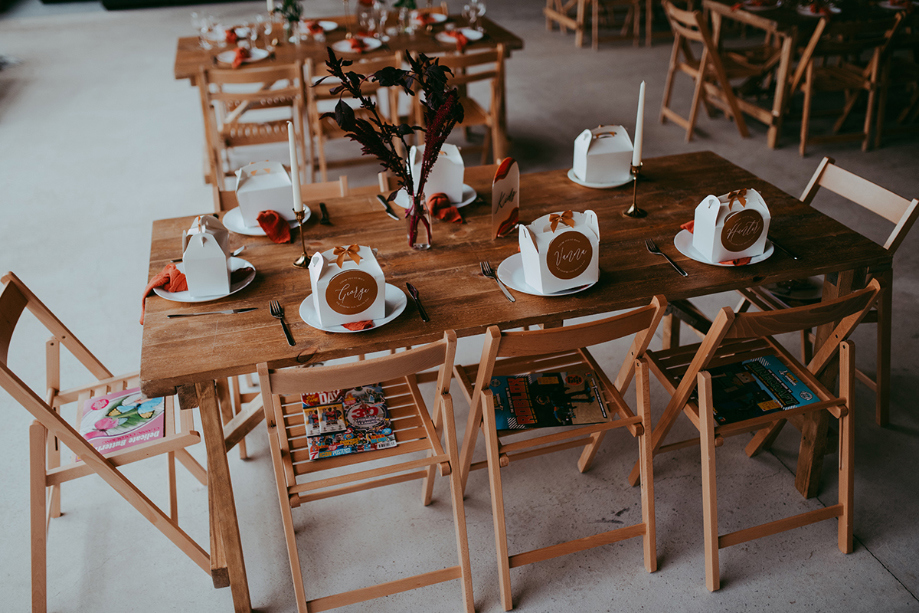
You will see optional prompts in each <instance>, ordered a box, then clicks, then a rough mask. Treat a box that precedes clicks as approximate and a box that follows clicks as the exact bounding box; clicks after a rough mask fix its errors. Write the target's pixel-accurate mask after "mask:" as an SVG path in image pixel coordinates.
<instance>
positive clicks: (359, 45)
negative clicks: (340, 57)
mask: <svg viewBox="0 0 919 613" xmlns="http://www.w3.org/2000/svg"><path fill="white" fill-rule="evenodd" d="M348 42H349V44H350V45H351V51H357V52H358V53H363V52H364V51H366V50H367V43H365V42H364V39H363V38H360V37H358V36H356V37H354V38H352V39H349V41H348Z"/></svg>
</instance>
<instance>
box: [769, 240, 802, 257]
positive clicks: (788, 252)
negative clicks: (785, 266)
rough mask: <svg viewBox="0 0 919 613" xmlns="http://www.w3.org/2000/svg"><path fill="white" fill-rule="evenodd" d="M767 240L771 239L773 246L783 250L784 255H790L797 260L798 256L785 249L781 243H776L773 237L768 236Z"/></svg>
mask: <svg viewBox="0 0 919 613" xmlns="http://www.w3.org/2000/svg"><path fill="white" fill-rule="evenodd" d="M769 240H770V241H772V244H773V245H774V246H775V248H776V249H778V250H779V251H782V252H784V253H785V255H787V256H788V257H790V258H791V259H793V260H797V259H798V256H796V255H795V254H794V253H792V252H791V251H789V250H788V249H786V248H785V247H783V246H782V245H781V244H779V243H777V242H776V240H775V239H774V238H772V237H771V236H770V237H769Z"/></svg>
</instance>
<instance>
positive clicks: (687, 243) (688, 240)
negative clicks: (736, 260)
mask: <svg viewBox="0 0 919 613" xmlns="http://www.w3.org/2000/svg"><path fill="white" fill-rule="evenodd" d="M673 244H674V246H676V248H677V251H679V252H680V253H682V254H683V255H685V256H686V257H688V258H689V259H691V260H695V261H697V262H702V263H703V264H710V265H712V266H725V267H732V266H734V265H733V264H722V263H721V262H709V261H708V260H707V259H705V256H703V255H702V254H701V253H699V252H698V251H697V250H696V248H695V247H693V246H692V232H690V231H689V230H680V232H679V234H677V235H676V236H675V237H674V238H673ZM774 251H775V248H774V247H773V246H772V241H770V240H768V239H767V240H766V249H765V250H764V251H763V253H762V255H758V256H756V257H755V258H750V261H749V262H748V263H746V264H744V266H749V265H750V264H759V263H760V262H762V261H763V260H766V259H769V256H771V255H772V253H773V252H774Z"/></svg>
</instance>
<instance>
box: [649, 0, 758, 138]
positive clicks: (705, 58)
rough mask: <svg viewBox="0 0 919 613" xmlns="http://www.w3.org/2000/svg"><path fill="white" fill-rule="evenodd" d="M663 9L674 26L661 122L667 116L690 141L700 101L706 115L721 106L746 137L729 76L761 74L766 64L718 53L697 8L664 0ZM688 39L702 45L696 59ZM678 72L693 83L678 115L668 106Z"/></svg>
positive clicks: (733, 77) (738, 104) (740, 111)
mask: <svg viewBox="0 0 919 613" xmlns="http://www.w3.org/2000/svg"><path fill="white" fill-rule="evenodd" d="M664 11H665V13H666V14H667V19H669V20H670V27H671V28H672V29H673V51H672V52H671V54H670V66H669V68H668V70H667V80H666V83H665V85H664V99H663V101H662V103H661V123H667V120H670V121H672V122H674V123H675V124H677V125H678V126H680V127H682V128H683V129H685V130H686V142H689V141H691V140H692V134H693V131H694V130H695V126H696V119H697V117H698V114H699V104H700V103H702V104H704V105H705V107H706V109H708V111H709V115H712V110H711V108H710V107H712V106H714V107H717V108H719V109H721V110H722V111H723V112H724V114H725V115H727V116H728V117H729V118H731V119H733V120H734V123H736V124H737V131H738V132H740V135H741V136H742V137H744V138H746V137H748V136H749V135H750V133H749V131H748V130H747V124H746V122H745V121H744V118H743V112H742V109H741V105H740V103H739V101H738V98H737V96H736V93H735V89H734V87H733V86H732V85H731V79H738V78H744V79H749V78H751V77H755V76H758V75H761V74H762V72H763V70H764V69H765V67H764V66H763V65H758V64H753V63H750V62H748V61H739V60H738V58H736V57H734V56H731V55H722V54H720V53H719V52H718V47H717V45H715V43H714V40H713V38H712V35H711V33H710V32H709V29H708V26H707V25H706V23H705V19H704V18H703V17H702V13H700V12H699V11H691V12H690V11H684V10H682V9H678V8H677V7H675V6H674V5H673V4H671V3H670V2H667V1H666V0H664ZM690 43H697V44H701V45H702V55H701V56H699V58H698V59H696V56H695V53H694V52H693V49H692V46H691V45H690ZM677 72H682V73H683V74H686V75H689V76H690V77H691V78H692V79H693V82H694V83H695V87H694V89H693V95H692V103H691V104H690V109H689V115H688V116H687V117H683V116H681V115H679V114H678V113H677V112H676V111H674V110H673V109H672V108H671V106H670V99H671V97H672V95H673V84H674V77H675V76H676V74H677ZM751 106H754V105H751ZM752 111H753V109H751V112H752Z"/></svg>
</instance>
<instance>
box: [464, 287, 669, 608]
mask: <svg viewBox="0 0 919 613" xmlns="http://www.w3.org/2000/svg"><path fill="white" fill-rule="evenodd" d="M666 307H667V301H666V299H665V298H664V297H663V296H656V297H655V298H654V299H653V300H652V301H651V304H649V305H648V306H646V307H641V308H638V309H635V310H632V311H629V312H627V313H623V314H620V315H616V316H614V317H610V318H606V319H602V320H599V321H593V322H589V323H584V324H579V325H572V326H564V327H561V328H550V329H544V330H531V331H513V332H502V331H501V330H500V329H499V328H498V327H497V326H491V327H490V328H488V330H487V331H486V333H485V345H484V347H483V349H482V358H481V361H480V362H479V364H478V365H477V366H469V367H462V366H457V367H456V369H455V370H456V377H457V380H458V381H459V382H460V383H461V384H462V386H463V392H464V394H465V395H466V397H467V399H468V400H469V406H470V410H469V419H468V422H467V425H466V434H465V436H464V438H463V454H462V456H461V462H462V464H461V466H462V482H463V484H464V485H465V482H466V478H467V477H468V474H469V471H470V470H471V469H473V468H480V467H483V466H487V468H488V481H489V484H490V487H491V503H492V515H493V521H494V525H495V544H496V547H497V554H498V569H499V575H498V576H499V581H500V586H501V602H502V604H503V606H504V610H505V611H509V610H511V609H512V608H513V598H512V593H511V579H510V569H511V568H517V567H520V566H524V565H526V564H532V563H534V562H539V561H542V560H547V559H550V558H555V557H558V556H561V555H565V554H568V553H573V552H576V551H583V550H585V549H590V548H593V547H598V546H600V545H607V544H609V543H615V542H618V541H621V540H624V539H627V538H632V537H636V536H641V537H642V540H643V542H644V564H645V568H646V569H647V570H648V572H654V571H655V570H657V552H656V545H655V534H654V481H653V474H652V473H653V471H652V465H651V458H650V455H649V454H650V446H649V444H648V443H649V441H648V439H647V438H646V436H647V434H648V433H649V432H650V428H651V422H650V419H651V414H650V404H649V402H650V399H649V391H648V387H647V386H648V372H647V369H646V368H645V367H643V368H641V369H639V372H638V373H637V375H636V377H637V379H636V384H635V387H636V396H637V403H638V415H635V414H634V413H633V412H632V411H631V409H630V408H629V406H628V404H627V403H626V401H625V400H624V399H623V397H622V393H624V392H625V390H626V389H627V388H628V386H629V383H630V382H631V380H632V376H633V374H635V372H636V371H635V364H636V358H638V357H640V356H642V355H643V354H644V352H645V349H646V348H647V346H648V343H650V342H651V338H652V337H653V336H654V331H655V329H656V328H657V325H658V323H659V322H660V319H661V317H662V316H663V314H664V310H665V309H666ZM630 335H635V338H634V340H633V341H632V344H631V347H630V348H629V351H628V353H627V356H626V359H625V362H624V363H623V364H622V367H621V368H620V370H619V375H618V376H617V377H616V381H615V382H613V381H611V380H610V379H609V378H608V377H607V376H606V374H605V373H604V372H603V370H602V369H601V368H600V365H599V364H598V363H597V361H596V360H595V359H594V358H593V356H592V355H591V354H590V352H589V351H588V349H587V347H590V346H595V345H599V344H601V343H606V342H609V341H613V340H616V339H619V338H623V337H626V336H630ZM581 369H588V370H591V371H593V372H594V373H596V375H597V380H598V382H599V384H600V387H601V389H602V394H603V399H604V400H605V402H606V405H607V408H608V410H609V412H610V414H611V415H614V416H615V417H616V419H612V420H611V421H609V422H605V423H599V424H589V425H579V426H566V427H562V428H557V429H551V430H546V429H530V430H528V431H523V432H521V431H520V430H514V431H502V432H500V433H499V432H498V431H497V425H496V421H495V402H494V396H493V394H492V391H491V389H490V384H491V381H492V377H494V376H508V375H527V374H531V373H540V372H543V373H544V372H572V371H575V370H581ZM473 381H475V384H474V386H473V383H472V382H473ZM483 424H484V429H483V432H484V435H485V450H486V456H487V460H486V462H484V463H482V462H480V463H478V464H477V465H475V466H474V465H473V463H472V452H473V450H474V447H475V441H476V438H477V434H478V430H479V427H480V425H483ZM623 427H625V428H627V429H628V430H629V432H630V433H631V434H632V436H634V437H636V438H637V439H638V446H639V453H638V455H639V463H640V464H641V475H642V481H641V487H642V490H641V522H639V523H637V524H635V525H632V526H626V527H619V528H617V529H614V530H610V531H607V532H604V533H602V534H597V535H594V536H589V537H585V538H581V539H576V540H573V541H568V542H564V543H559V544H556V545H551V546H549V547H544V548H541V549H537V550H533V551H528V552H523V553H518V554H513V555H510V554H509V553H508V539H507V530H506V527H505V523H506V520H505V509H504V490H503V487H502V482H501V467H504V466H508V465H509V464H510V463H512V462H515V461H518V460H523V459H527V458H532V457H536V456H539V455H544V454H547V453H555V452H558V451H562V450H565V449H572V448H577V447H584V449H583V451H582V452H581V457H580V460H579V462H578V469H579V470H580V471H581V472H584V471H586V470H587V469H588V468H590V465H591V463H592V462H593V459H594V457H595V455H596V453H597V449H598V448H599V446H600V444H601V443H602V442H603V438H604V436H605V435H606V433H607V432H608V431H609V430H612V429H616V428H623ZM547 432H548V433H547ZM521 437H523V438H521ZM511 439H513V440H511ZM512 523H513V522H512Z"/></svg>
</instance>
